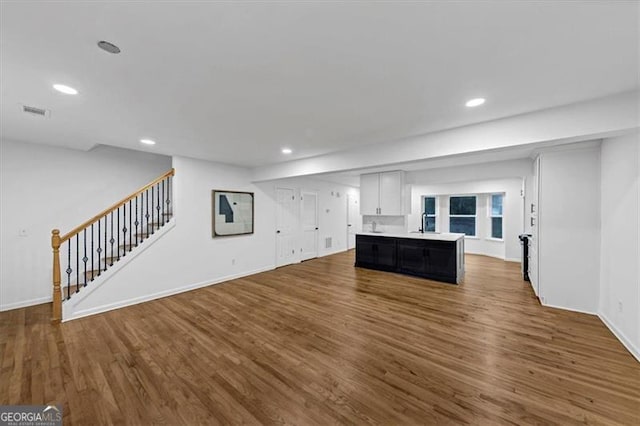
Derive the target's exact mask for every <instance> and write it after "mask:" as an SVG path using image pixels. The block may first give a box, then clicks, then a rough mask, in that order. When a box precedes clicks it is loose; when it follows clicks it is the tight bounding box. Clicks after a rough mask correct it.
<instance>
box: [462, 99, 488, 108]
mask: <svg viewBox="0 0 640 426" xmlns="http://www.w3.org/2000/svg"><path fill="white" fill-rule="evenodd" d="M484 101H485V99H484V98H475V99H470V100H468V101H467V103H466V104H465V105H466V106H468V107H477V106H480V105H482V104H483V103H484Z"/></svg>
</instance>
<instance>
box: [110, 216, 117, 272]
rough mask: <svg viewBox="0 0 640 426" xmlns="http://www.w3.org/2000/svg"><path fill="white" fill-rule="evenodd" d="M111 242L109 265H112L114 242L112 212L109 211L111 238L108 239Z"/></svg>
mask: <svg viewBox="0 0 640 426" xmlns="http://www.w3.org/2000/svg"><path fill="white" fill-rule="evenodd" d="M109 242H110V243H111V255H110V256H109V266H113V243H115V242H116V240H115V238H113V212H111V239H110V240H109Z"/></svg>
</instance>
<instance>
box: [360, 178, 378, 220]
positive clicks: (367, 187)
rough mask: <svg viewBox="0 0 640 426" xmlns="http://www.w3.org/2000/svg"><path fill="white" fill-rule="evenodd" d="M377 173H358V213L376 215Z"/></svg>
mask: <svg viewBox="0 0 640 426" xmlns="http://www.w3.org/2000/svg"><path fill="white" fill-rule="evenodd" d="M379 177H380V174H379V173H371V174H366V175H360V214H362V215H369V216H370V215H377V214H378V207H380V182H379Z"/></svg>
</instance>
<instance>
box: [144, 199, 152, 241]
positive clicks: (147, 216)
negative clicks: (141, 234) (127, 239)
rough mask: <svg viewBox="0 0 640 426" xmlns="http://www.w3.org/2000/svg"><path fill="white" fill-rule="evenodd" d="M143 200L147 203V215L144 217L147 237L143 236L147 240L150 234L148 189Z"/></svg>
mask: <svg viewBox="0 0 640 426" xmlns="http://www.w3.org/2000/svg"><path fill="white" fill-rule="evenodd" d="M144 199H145V201H146V202H147V213H146V215H145V217H146V218H147V235H146V236H145V238H149V234H150V233H151V232H150V231H149V190H148V189H147V190H146V191H145V197H144ZM152 211H153V210H152Z"/></svg>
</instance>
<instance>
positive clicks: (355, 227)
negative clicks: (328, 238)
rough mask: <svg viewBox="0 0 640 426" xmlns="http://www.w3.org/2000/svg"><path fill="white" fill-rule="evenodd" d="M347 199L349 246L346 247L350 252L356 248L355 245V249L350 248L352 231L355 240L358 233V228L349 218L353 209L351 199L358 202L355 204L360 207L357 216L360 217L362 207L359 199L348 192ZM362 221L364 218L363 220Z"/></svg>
mask: <svg viewBox="0 0 640 426" xmlns="http://www.w3.org/2000/svg"><path fill="white" fill-rule="evenodd" d="M346 198H347V244H346V246H347V250H350V249H352V248H355V243H354V246H353V247H350V246H349V236H350V235H351V231H353V234H354V238H355V234H356V233H357V232H358V226H357V225H356V224H355V223H351V218H350V217H349V212H350V208H351V203H350V200H351V199H355V200H356V203H354V204H355V205H357V206H358V211H357V212H356V214H355V215H356V216H359V215H360V206H359V203H358V202H357V201H358V199H359V197H356V195H355V194H352V193H349V192H347V197H346ZM361 220H362V218H361ZM349 225H351V226H349Z"/></svg>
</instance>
